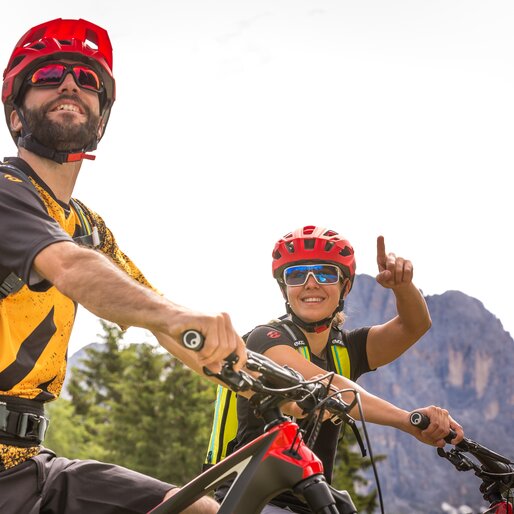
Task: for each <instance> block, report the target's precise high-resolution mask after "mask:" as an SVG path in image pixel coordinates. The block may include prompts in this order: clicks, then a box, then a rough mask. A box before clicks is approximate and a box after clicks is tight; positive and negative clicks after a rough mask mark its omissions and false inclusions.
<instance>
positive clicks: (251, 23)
mask: <svg viewBox="0 0 514 514" xmlns="http://www.w3.org/2000/svg"><path fill="white" fill-rule="evenodd" d="M21 5H22V6H23V7H22V8H20V6H21ZM77 6H80V7H77ZM2 17H3V20H4V24H3V27H2V36H1V38H2V45H1V47H0V62H1V63H3V64H2V66H5V64H6V63H7V60H8V58H9V55H10V53H11V51H12V48H13V47H14V44H15V43H16V41H17V40H18V39H19V38H20V37H21V36H22V34H23V33H24V32H25V31H26V30H27V29H28V28H29V27H31V26H33V25H36V24H38V23H41V22H43V21H47V20H49V19H53V18H57V17H63V18H79V17H81V18H85V19H88V20H90V21H93V22H94V23H97V24H99V25H101V26H103V27H105V28H107V29H108V30H109V33H110V36H111V40H112V44H113V47H114V72H115V76H116V79H117V90H118V97H117V101H116V103H115V105H114V108H113V111H112V115H111V120H110V122H109V125H108V127H107V133H106V136H105V137H104V139H103V140H102V142H101V144H100V146H99V149H98V151H97V152H96V155H97V160H96V161H95V162H86V163H85V164H84V166H83V169H82V173H81V177H80V178H79V183H78V187H77V189H76V195H75V196H77V197H78V198H80V199H81V200H83V201H84V202H85V203H86V204H87V205H89V206H90V207H91V208H93V209H95V210H97V211H98V212H99V213H101V214H102V215H103V217H104V218H105V219H106V221H107V223H108V224H109V226H110V227H111V229H112V230H113V231H114V233H115V235H116V236H117V239H118V242H119V244H120V246H121V247H122V248H123V249H124V251H125V252H126V253H127V254H128V255H130V256H131V257H132V258H133V260H134V261H135V262H136V263H137V264H138V265H139V266H140V268H141V269H142V270H143V271H144V272H145V274H146V275H147V276H148V278H149V279H150V280H151V281H152V282H153V283H154V284H155V285H156V286H157V287H159V288H160V289H161V290H162V291H163V292H165V293H166V295H167V296H169V297H170V298H171V299H173V300H174V301H176V302H179V303H183V304H185V305H188V306H190V307H195V308H197V309H200V310H206V311H218V310H225V311H227V312H229V313H230V314H231V315H232V318H233V321H234V324H235V326H236V327H237V328H238V329H239V330H240V331H241V332H243V331H246V330H248V329H250V328H252V327H253V326H254V325H255V324H257V323H260V322H263V321H266V320H268V319H270V318H272V317H275V316H277V315H279V314H281V313H282V312H283V302H282V299H281V296H280V293H279V291H278V288H277V287H276V284H275V283H274V281H273V280H272V278H271V271H270V268H271V263H270V253H271V250H272V247H273V244H274V242H275V241H276V240H277V239H278V238H279V237H280V236H282V235H283V234H284V233H286V232H288V231H290V230H291V229H293V228H296V227H298V226H301V225H304V224H319V225H325V226H329V227H330V228H333V229H335V230H337V231H339V232H341V233H343V234H344V235H345V236H346V237H347V238H348V239H349V240H350V241H351V242H352V244H353V246H354V248H355V250H356V256H357V272H358V273H367V274H370V275H375V273H376V265H375V248H376V236H377V235H379V234H383V235H384V236H385V238H386V246H387V249H388V250H391V251H395V252H397V253H398V254H400V255H403V256H405V257H407V258H410V259H411V260H412V261H413V263H414V267H415V282H416V284H417V285H418V286H419V287H421V288H422V289H423V291H424V293H425V294H441V293H443V292H444V291H446V290H450V289H457V290H460V291H462V292H464V293H466V294H468V295H470V296H473V297H475V298H478V299H479V300H481V301H482V302H483V303H484V305H485V307H486V308H487V309H488V310H490V311H491V312H493V313H494V314H495V315H496V316H497V317H498V318H500V319H501V321H502V322H503V324H504V327H505V328H506V329H507V330H509V331H510V332H511V333H514V312H513V310H512V308H511V295H512V290H513V288H514V275H513V273H512V271H511V259H512V255H513V253H514V252H513V249H514V244H513V242H512V228H511V224H512V219H513V202H512V199H511V195H512V194H511V190H512V189H511V187H510V182H511V177H510V174H511V172H512V169H513V167H514V156H513V142H514V31H513V29H512V27H513V26H514V3H513V2H512V1H509V0H488V1H487V2H486V1H483V0H481V1H478V0H431V1H428V0H403V1H400V0H394V1H389V0H359V1H347V0H217V1H207V0H166V1H165V0H162V1H156V0H147V1H146V2H142V1H140V0H138V1H137V2H136V1H133V0H123V1H121V0H120V1H109V2H106V1H105V0H101V1H100V0H98V1H93V0H91V1H88V2H70V1H66V2H65V1H61V0H52V1H51V2H40V1H36V0H26V1H25V2H23V4H19V3H13V2H10V3H7V4H6V5H4V6H3V11H2ZM0 144H1V147H2V148H3V150H2V151H3V155H5V156H6V155H12V154H13V153H14V146H13V143H12V141H11V140H10V136H9V134H8V132H7V129H4V130H3V131H1V133H0ZM348 302H351V296H350V298H349V300H348ZM98 331H99V325H98V323H97V322H96V321H95V318H94V317H92V316H90V315H89V314H87V313H85V311H80V314H79V317H78V321H77V326H76V329H75V333H74V336H73V339H72V343H71V352H74V351H75V350H76V349H78V348H79V347H81V346H82V345H84V344H87V343H89V342H91V341H92V340H94V339H95V334H96V333H97V332H98ZM133 334H134V335H133V336H132V337H136V338H140V334H138V333H137V331H134V332H133ZM127 337H128V338H130V337H131V336H130V331H129V334H128V335H127Z"/></svg>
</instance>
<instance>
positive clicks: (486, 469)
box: [410, 412, 514, 514]
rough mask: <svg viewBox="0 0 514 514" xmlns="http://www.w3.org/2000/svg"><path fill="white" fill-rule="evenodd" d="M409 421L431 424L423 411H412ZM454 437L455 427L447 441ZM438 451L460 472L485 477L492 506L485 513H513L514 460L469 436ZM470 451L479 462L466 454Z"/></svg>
mask: <svg viewBox="0 0 514 514" xmlns="http://www.w3.org/2000/svg"><path fill="white" fill-rule="evenodd" d="M410 421H411V423H412V424H413V425H414V426H416V427H418V428H420V429H422V430H423V429H425V428H427V427H428V425H429V424H430V419H429V418H428V416H426V415H425V414H423V413H422V412H413V413H412V414H411V417H410ZM454 437H455V433H454V432H453V430H452V431H450V434H448V436H447V437H446V438H445V440H446V441H447V442H450V441H451V440H452V439H453V438H454ZM437 453H438V455H439V456H440V457H443V458H445V459H447V460H449V461H450V462H451V464H453V466H455V468H456V469H457V470H458V471H471V470H472V471H474V472H475V475H476V476H477V477H478V478H480V479H481V480H482V483H481V485H480V492H481V493H482V495H483V498H484V500H486V501H487V502H488V503H489V508H488V509H487V510H486V511H485V512H484V513H482V514H513V507H512V500H513V496H512V492H511V489H512V487H513V486H514V463H513V462H512V461H510V460H509V459H508V458H507V457H504V456H503V455H500V454H499V453H496V452H493V451H492V450H489V448H486V447H485V446H483V445H481V444H479V443H477V442H476V441H473V440H471V439H468V438H466V437H465V438H464V439H463V440H462V441H461V442H460V443H457V444H456V445H455V446H454V448H452V449H451V450H450V451H446V450H445V449H444V448H437ZM467 453H469V454H470V455H471V456H472V457H473V458H474V459H476V461H478V462H476V461H475V460H474V459H471V458H469V457H468V456H467V455H465V454H467Z"/></svg>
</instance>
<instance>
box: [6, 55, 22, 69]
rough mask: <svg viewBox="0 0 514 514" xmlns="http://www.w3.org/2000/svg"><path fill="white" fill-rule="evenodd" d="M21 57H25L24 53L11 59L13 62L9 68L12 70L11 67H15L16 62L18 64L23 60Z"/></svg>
mask: <svg viewBox="0 0 514 514" xmlns="http://www.w3.org/2000/svg"><path fill="white" fill-rule="evenodd" d="M23 59H25V56H24V55H20V56H18V57H16V58H15V59H13V62H12V64H11V67H10V68H9V69H10V70H12V69H13V68H16V66H18V64H20V62H21V61H23Z"/></svg>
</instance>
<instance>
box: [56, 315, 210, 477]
mask: <svg viewBox="0 0 514 514" xmlns="http://www.w3.org/2000/svg"><path fill="white" fill-rule="evenodd" d="M103 327H104V335H103V340H104V343H105V345H102V348H101V349H88V350H87V351H86V354H87V355H86V358H85V359H83V362H82V365H83V367H81V368H76V369H74V370H73V374H72V377H71V379H70V383H69V386H68V392H69V394H70V395H71V401H68V402H67V401H66V400H58V401H57V402H55V405H56V406H55V408H52V422H51V427H52V428H51V429H50V436H51V438H50V439H48V440H47V441H50V442H49V443H48V446H49V447H50V448H52V449H54V450H55V451H57V452H58V453H59V454H62V455H65V456H67V457H80V458H84V457H87V458H95V459H99V460H104V461H109V462H115V463H117V464H120V465H122V466H126V467H128V468H131V469H134V470H136V471H139V472H141V473H145V474H148V475H150V476H153V477H156V478H159V479H161V480H164V481H166V482H171V483H175V484H182V483H184V482H187V481H188V480H190V479H191V478H193V477H194V476H196V475H197V474H198V473H199V471H200V470H201V465H202V462H203V458H204V453H205V449H206V448H207V443H208V437H209V433H210V425H211V420H212V405H213V401H214V398H215V391H214V389H215V386H214V385H212V384H209V383H208V382H207V381H206V380H204V379H202V378H201V377H199V376H198V375H196V374H195V373H194V372H192V371H191V370H190V369H189V368H187V367H185V366H184V365H183V364H182V363H181V362H179V361H177V360H176V359H174V358H173V357H172V356H171V355H169V354H168V353H164V352H163V351H162V350H160V348H155V347H154V346H152V345H150V344H147V343H141V344H134V345H128V346H123V344H122V341H121V340H122V336H123V333H122V332H121V331H120V330H119V329H118V328H117V327H115V326H113V325H110V324H107V323H103ZM58 402H61V403H58ZM66 427H68V428H66Z"/></svg>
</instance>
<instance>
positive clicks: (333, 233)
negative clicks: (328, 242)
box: [323, 230, 337, 237]
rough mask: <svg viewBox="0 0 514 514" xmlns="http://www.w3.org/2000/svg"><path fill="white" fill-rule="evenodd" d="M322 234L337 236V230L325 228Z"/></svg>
mask: <svg viewBox="0 0 514 514" xmlns="http://www.w3.org/2000/svg"><path fill="white" fill-rule="evenodd" d="M323 235H324V236H327V237H332V236H337V232H335V231H333V230H327V231H326V232H324V233H323Z"/></svg>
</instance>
